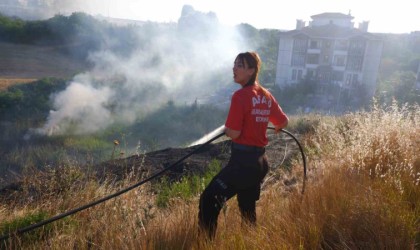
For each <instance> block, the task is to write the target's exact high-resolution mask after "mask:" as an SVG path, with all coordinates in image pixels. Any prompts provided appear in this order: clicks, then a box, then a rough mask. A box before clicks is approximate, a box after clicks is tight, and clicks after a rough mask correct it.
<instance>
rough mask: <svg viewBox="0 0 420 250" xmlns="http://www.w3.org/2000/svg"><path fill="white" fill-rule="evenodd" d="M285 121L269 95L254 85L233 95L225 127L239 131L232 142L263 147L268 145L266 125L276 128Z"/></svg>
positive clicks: (282, 113)
mask: <svg viewBox="0 0 420 250" xmlns="http://www.w3.org/2000/svg"><path fill="white" fill-rule="evenodd" d="M286 119H287V116H286V114H285V113H284V112H283V110H282V109H281V108H280V106H279V104H278V103H277V101H276V99H275V98H274V97H273V96H272V95H271V93H269V92H268V91H264V90H263V89H262V88H261V87H260V86H259V85H257V84H254V85H251V86H246V87H244V88H241V89H239V90H237V91H236V92H235V93H234V94H233V96H232V101H231V104H230V109H229V114H228V117H227V119H226V123H225V126H226V127H228V128H230V129H233V130H238V131H241V134H240V135H239V137H238V138H236V139H234V140H233V142H236V143H239V144H244V145H252V146H258V147H264V146H266V145H267V144H268V139H267V134H266V130H267V126H268V123H269V122H271V123H272V124H273V125H274V126H276V125H280V124H282V123H283V122H284V121H285V120H286Z"/></svg>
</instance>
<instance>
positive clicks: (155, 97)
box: [37, 9, 245, 135]
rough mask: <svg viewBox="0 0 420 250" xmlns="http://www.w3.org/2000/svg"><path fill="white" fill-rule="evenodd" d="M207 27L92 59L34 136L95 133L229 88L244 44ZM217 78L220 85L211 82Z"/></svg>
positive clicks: (224, 30) (228, 30)
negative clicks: (165, 106)
mask: <svg viewBox="0 0 420 250" xmlns="http://www.w3.org/2000/svg"><path fill="white" fill-rule="evenodd" d="M189 10H190V9H189ZM190 11H191V10H190ZM197 13H198V14H199V15H205V14H202V13H201V14H200V13H199V12H197ZM211 17H212V18H214V14H212V16H211ZM209 24H212V25H208V24H207V23H206V25H207V26H206V28H207V31H206V32H203V33H202V34H201V33H200V30H199V29H198V30H197V29H194V27H193V28H191V27H189V26H188V23H187V24H186V25H185V26H184V27H178V29H173V30H175V31H178V32H165V33H162V34H158V35H156V34H154V36H153V40H152V41H151V42H149V43H147V44H139V47H138V49H137V50H136V51H135V52H134V53H132V54H131V55H130V56H128V57H124V56H121V55H119V54H118V53H115V52H114V51H109V50H104V51H100V52H97V53H94V54H92V55H91V56H90V60H91V62H92V63H93V64H94V67H93V69H92V70H91V71H90V72H86V73H83V74H80V75H77V76H76V77H75V78H74V79H73V81H72V82H71V83H69V85H68V87H67V88H66V89H65V90H64V91H62V92H60V93H58V94H56V95H55V96H54V100H53V105H54V106H53V110H51V111H50V114H49V116H48V119H47V122H46V123H45V125H44V126H43V127H42V128H40V129H38V130H37V131H38V132H39V133H41V134H49V135H52V134H66V133H73V134H87V133H93V132H96V131H100V130H102V129H105V128H107V127H108V126H110V125H112V124H115V123H123V124H130V123H133V122H135V121H136V120H137V119H139V118H140V117H142V116H144V115H145V114H147V113H148V112H150V111H153V110H154V109H156V108H157V107H159V106H160V105H162V104H163V103H167V102H168V100H173V101H174V102H175V103H189V102H192V101H193V100H195V99H197V98H199V97H201V96H203V95H206V94H209V93H213V92H215V91H216V90H217V88H218V87H219V86H222V85H227V84H232V71H231V67H232V66H231V65H232V63H233V60H234V58H235V56H236V54H237V53H239V52H241V51H242V50H241V48H242V49H243V48H245V45H240V38H239V36H238V34H236V32H235V30H234V29H233V28H231V27H224V26H221V25H219V24H218V22H217V20H216V21H214V22H209ZM143 37H144V35H143ZM221 77H222V78H223V79H224V80H223V81H222V82H214V81H212V79H219V80H220V78H221Z"/></svg>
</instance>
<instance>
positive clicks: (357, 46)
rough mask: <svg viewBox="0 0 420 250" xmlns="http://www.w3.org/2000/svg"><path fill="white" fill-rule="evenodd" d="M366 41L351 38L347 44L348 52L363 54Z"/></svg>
mask: <svg viewBox="0 0 420 250" xmlns="http://www.w3.org/2000/svg"><path fill="white" fill-rule="evenodd" d="M365 47H366V41H364V40H353V41H350V44H349V54H354V55H363V54H364V53H365Z"/></svg>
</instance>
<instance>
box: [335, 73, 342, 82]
mask: <svg viewBox="0 0 420 250" xmlns="http://www.w3.org/2000/svg"><path fill="white" fill-rule="evenodd" d="M343 80H344V72H342V71H334V72H333V81H337V82H342V81H343Z"/></svg>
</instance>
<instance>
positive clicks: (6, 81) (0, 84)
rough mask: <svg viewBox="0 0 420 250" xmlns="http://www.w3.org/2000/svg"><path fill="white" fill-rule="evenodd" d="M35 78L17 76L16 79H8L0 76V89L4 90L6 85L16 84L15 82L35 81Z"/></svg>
mask: <svg viewBox="0 0 420 250" xmlns="http://www.w3.org/2000/svg"><path fill="white" fill-rule="evenodd" d="M36 80H37V79H34V78H29V79H25V78H17V79H12V78H11V79H8V78H0V91H3V90H6V89H7V88H8V87H10V86H13V85H16V84H24V83H31V82H35V81H36Z"/></svg>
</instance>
